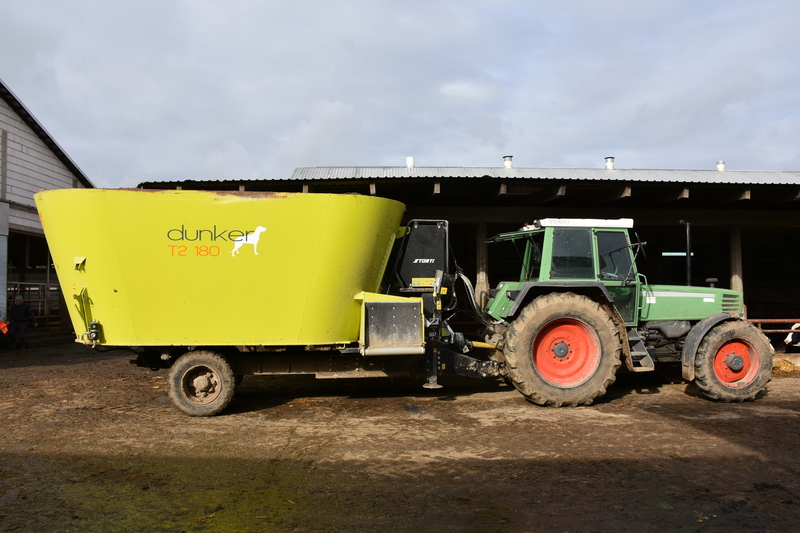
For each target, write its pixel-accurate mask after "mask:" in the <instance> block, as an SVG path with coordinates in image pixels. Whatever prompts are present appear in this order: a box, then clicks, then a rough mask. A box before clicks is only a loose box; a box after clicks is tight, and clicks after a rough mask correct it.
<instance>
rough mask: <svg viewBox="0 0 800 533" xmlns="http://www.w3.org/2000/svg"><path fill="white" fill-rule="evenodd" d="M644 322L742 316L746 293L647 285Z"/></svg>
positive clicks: (645, 289)
mask: <svg viewBox="0 0 800 533" xmlns="http://www.w3.org/2000/svg"><path fill="white" fill-rule="evenodd" d="M641 295H642V297H643V298H644V301H643V305H642V307H641V311H640V312H639V318H640V320H644V321H651V320H653V321H655V320H702V319H703V318H705V317H707V316H711V315H716V314H718V313H729V314H731V315H737V314H741V313H742V293H741V292H737V291H731V290H727V289H716V288H711V287H681V286H675V285H645V286H644V287H642V292H641Z"/></svg>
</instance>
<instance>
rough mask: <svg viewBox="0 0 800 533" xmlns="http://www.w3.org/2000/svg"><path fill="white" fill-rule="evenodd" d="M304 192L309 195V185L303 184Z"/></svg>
mask: <svg viewBox="0 0 800 533" xmlns="http://www.w3.org/2000/svg"><path fill="white" fill-rule="evenodd" d="M303 192H304V193H307V192H308V183H304V184H303Z"/></svg>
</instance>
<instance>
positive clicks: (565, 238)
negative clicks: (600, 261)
mask: <svg viewBox="0 0 800 533" xmlns="http://www.w3.org/2000/svg"><path fill="white" fill-rule="evenodd" d="M550 278H551V279H593V278H594V261H593V260H592V234H591V231H590V230H588V229H564V228H555V229H554V230H553V257H552V263H551V266H550Z"/></svg>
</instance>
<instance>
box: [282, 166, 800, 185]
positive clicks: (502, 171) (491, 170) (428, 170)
mask: <svg viewBox="0 0 800 533" xmlns="http://www.w3.org/2000/svg"><path fill="white" fill-rule="evenodd" d="M392 178H497V179H511V180H513V179H519V180H569V181H611V182H613V181H619V182H627V183H635V182H644V183H676V184H677V183H704V184H726V185H732V184H739V185H797V184H800V172H790V171H783V172H779V171H752V170H733V171H731V170H723V171H719V170H646V169H621V168H615V169H605V168H539V167H513V168H506V167H416V166H415V167H298V168H296V169H295V171H294V173H293V174H292V177H291V179H292V180H306V181H315V180H345V179H375V180H377V179H392Z"/></svg>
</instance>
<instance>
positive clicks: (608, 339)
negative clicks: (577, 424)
mask: <svg viewBox="0 0 800 533" xmlns="http://www.w3.org/2000/svg"><path fill="white" fill-rule="evenodd" d="M621 353H622V345H621V343H620V336H619V330H618V329H617V327H616V325H615V324H614V321H613V320H612V318H611V316H610V315H609V314H608V313H607V312H606V311H605V310H604V309H603V308H602V307H601V306H600V304H598V303H597V302H595V301H594V300H591V299H590V298H588V297H586V296H580V295H577V294H573V293H555V294H548V295H544V296H540V297H539V298H537V299H536V300H534V301H533V302H532V303H531V304H529V305H528V306H527V307H526V308H525V309H524V310H523V311H522V313H520V315H519V317H518V318H517V319H516V320H515V321H514V322H513V323H512V324H511V326H510V327H509V328H508V331H507V333H506V346H505V350H504V357H505V362H506V369H507V371H508V376H509V378H510V380H511V382H512V383H513V384H514V386H515V387H516V388H517V390H519V391H520V392H521V393H522V394H523V395H524V396H525V397H526V398H527V399H528V400H529V401H531V402H533V403H535V404H538V405H552V406H555V407H560V406H562V405H570V406H578V405H589V404H591V403H592V402H593V401H594V399H595V398H599V397H600V396H602V395H603V394H605V392H606V389H607V388H608V386H609V385H611V384H612V383H613V382H614V380H615V379H616V372H617V369H618V368H619V366H620V356H621Z"/></svg>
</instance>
